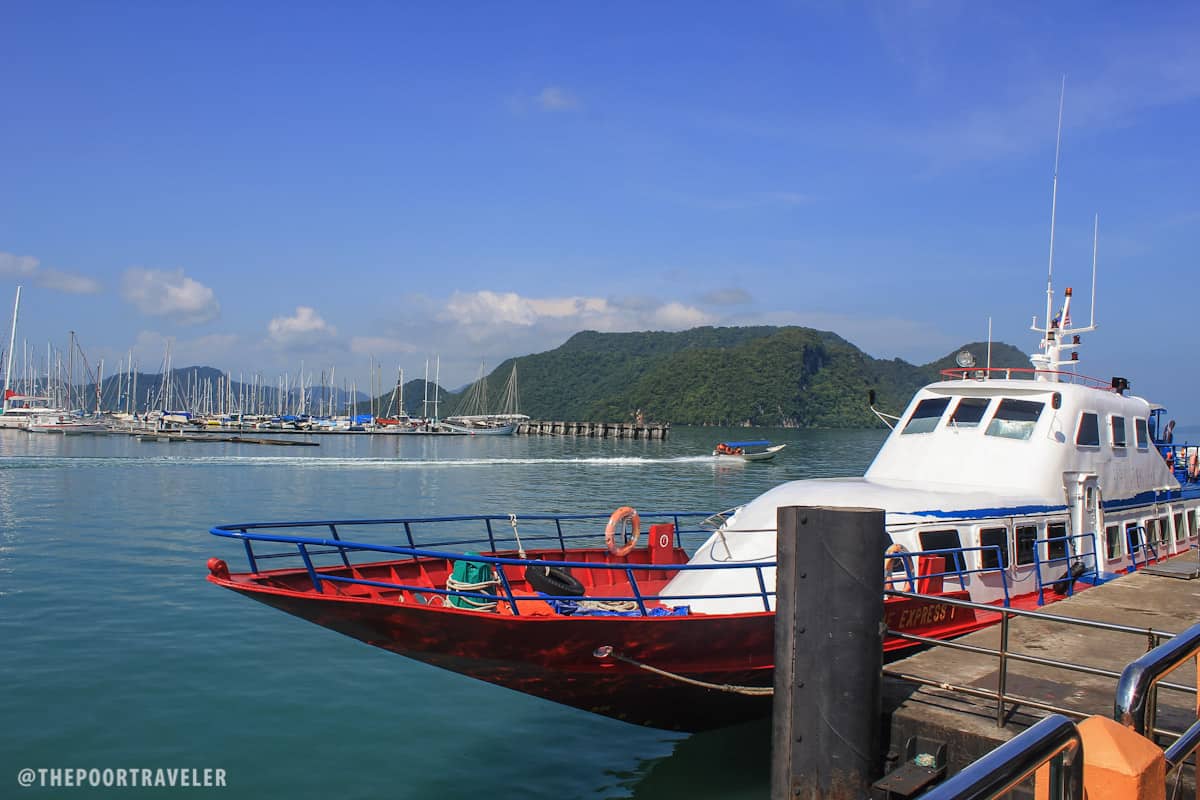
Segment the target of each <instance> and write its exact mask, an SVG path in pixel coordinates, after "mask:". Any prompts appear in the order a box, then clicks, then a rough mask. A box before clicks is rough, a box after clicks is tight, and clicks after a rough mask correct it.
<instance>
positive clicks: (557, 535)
mask: <svg viewBox="0 0 1200 800" xmlns="http://www.w3.org/2000/svg"><path fill="white" fill-rule="evenodd" d="M710 516H711V515H710V514H707V513H697V512H657V513H647V514H642V515H641V517H642V519H645V520H647V521H649V522H653V521H655V520H665V521H670V522H671V523H672V524H673V525H674V526H675V529H676V531H677V534H679V535H685V534H695V533H704V534H706V535H707V534H708V533H710V531H708V530H705V529H702V528H698V527H692V528H685V527H683V526H682V525H681V524H680V523H681V522H682V521H684V520H688V519H696V518H699V519H701V520H703V519H707V518H709V517H710ZM605 520H607V516H606V515H603V514H569V515H567V514H562V515H550V514H543V515H526V516H522V517H519V518H517V520H516V521H515V522H516V523H517V525H529V524H536V523H539V522H540V523H546V522H553V523H554V533H553V534H550V535H547V534H544V533H537V532H533V533H530V532H529V531H528V530H527V532H526V533H525V534H522V535H520V541H521V542H522V543H525V542H542V541H547V540H549V541H553V542H555V543H556V544H557V547H558V549H559V551H560V552H562V553H564V554H565V553H566V552H567V550H568V547H567V545H568V543H569V542H573V541H576V540H583V539H585V538H587V539H591V540H593V541H594V539H595V536H596V530H595V526H596V525H595V524H596V523H599V522H602V521H605ZM497 521H501V522H503V523H504V524H505V525H512V524H513V522H514V520H513V519H512V518H510V517H509V516H507V515H503V516H501V515H479V516H466V515H464V516H450V517H420V518H401V519H381V520H319V521H312V522H264V523H247V524H234V525H219V526H217V527H215V528H212V529H211V530H210V533H212V534H214V535H217V536H222V537H226V538H231V539H239V540H241V541H242V543H243V545H244V546H245V550H246V557H247V561H248V562H249V564H250V571H251V572H252V573H255V574H260V569H259V562H261V561H262V560H263V559H271V558H293V559H294V558H299V559H300V560H301V562H302V563H303V565H304V569H305V571H307V573H308V576H309V579H310V581H311V582H312V586H313V590H314V591H316V592H317V593H318V594H325V593H326V592H325V584H326V583H331V584H349V585H361V586H371V587H375V588H383V589H390V590H395V591H397V592H404V591H408V592H412V593H414V594H419V595H436V596H442V597H449V596H453V597H462V598H469V599H472V600H476V601H482V602H488V603H500V602H503V603H506V604H508V606H509V607H510V608H511V609H512V612H513V614H515V615H519V614H520V608H519V606H518V602H519V600H528V599H529V598H528V597H523V596H518V595H516V594H515V593H514V592H513V590H512V587H511V586H510V584H509V581H508V576H507V575H506V574H505V572H504V570H503V569H501V568H500V567H504V566H518V567H529V566H537V565H548V566H553V567H558V568H579V569H591V570H606V571H610V572H619V573H621V574H622V577H624V578H625V579H626V580H627V581H628V583H629V586H630V589H631V592H632V596H630V595H620V596H605V595H598V594H595V593H593V594H590V595H588V598H587V599H588V600H589V601H593V602H605V601H613V602H618V601H628V600H633V602H634V603H636V605H637V607H638V610H639V612H640V613H641V614H643V615H645V614H647V613H648V609H647V606H646V603H647V602H648V601H657V600H661V599H663V598H662V597H660V596H659V595H652V594H646V593H645V592H643V590H642V589H641V588H640V587H639V585H638V580H637V575H636V573H637V572H643V573H645V572H651V573H662V574H665V573H672V574H673V573H676V572H679V571H681V570H689V571H700V570H716V569H720V570H729V569H747V570H754V571H755V572H756V578H757V583H758V591H757V592H730V593H722V594H719V595H712V594H705V595H671V597H670V598H669V599H671V600H672V601H676V602H684V601H688V600H699V599H711V598H714V597H716V598H721V599H741V598H747V597H753V598H759V599H760V600H761V602H762V605H763V610H764V611H770V610H771V604H770V601H771V598H772V597H773V596H774V594H775V593H774V592H773V591H768V589H767V581H766V579H765V577H764V575H763V572H764V570H767V569H774V568H775V562H774V561H770V562H766V561H759V562H753V563H747V564H733V565H731V564H695V565H681V564H642V563H624V564H605V563H597V562H592V561H568V560H565V559H554V560H545V559H529V558H525V559H522V558H508V557H499V556H485V555H479V554H475V553H469V554H468V553H466V552H464V551H461V550H448V549H438V548H449V547H470V546H478V545H481V544H483V542H484V541H486V542H487V544H488V546H489V547H490V548H491V550H492V552H496V551H497V550H498V549H500V545H501V543H499V542H498V541H497V536H496V532H495V529H494V528H493V527H492V523H493V522H497ZM464 522H471V523H483V529H484V530H483V533H482V534H481V536H482V537H483V538H480V537H479V536H476V537H474V538H460V537H458V536H456V537H455V538H449V539H442V540H440V541H438V542H435V543H434V544H433V546H432V547H429V548H421V547H417V546H416V544H415V537H414V535H413V526H414V525H418V524H421V525H425V524H436V523H443V524H446V523H464ZM564 522H567V523H592V525H591V526H590V527H589V530H588V532H587V533H575V534H571V533H568V532H566V531H564V527H563V523H564ZM339 526H341V527H342V528H346V527H351V526H358V527H364V526H382V527H388V526H396V527H398V528H402V529H403V532H404V538H405V539H406V540H407V541H408V542H409V546H407V547H404V546H396V545H381V544H374V543H370V542H359V541H353V540H348V539H345V538H344V537H343V536H342V534H341V533H339V532H338V527H339ZM316 528H324V529H328V530H329V534H330V536H331V537H332V538H318V537H310V536H296V535H289V534H287V533H286V532H285V531H288V530H296V529H301V530H307V529H316ZM264 531H280V532H279V533H267V532H264ZM517 536H518V534H517V533H516V532H514V535H513V537H512V539H513V542H512V549H516V547H517ZM255 543H259V544H263V543H270V544H290V545H294V546H295V548H296V549H295V550H294V551H293V550H291V549H288V550H283V551H274V552H267V553H263V552H256V551H255V549H254V544H255ZM353 553H382V554H388V555H394V556H401V557H406V558H411V559H413V560H420V559H432V560H444V561H446V562H448V563H450V562H454V561H463V560H465V561H470V562H473V563H479V564H490V565H492V567H493V574H494V575H496V576H497V577H496V580H497V581H498V583H499V586H500V591H499V592H498V593H488V592H472V591H465V590H459V589H438V588H434V587H431V586H428V585H426V584H406V583H399V582H393V581H379V580H371V579H367V578H359V577H347V576H344V575H334V574H331V573H329V572H327V571H325V572H323V571H321V567H320V566H318V565H317V564H316V563H315V562H314V560H313V557H314V556H320V555H332V554H337V555H338V556H339V558H340V560H341V562H342V564H343V565H344V566H346V567H351V568H352V567H354V566H355V565H354V564H353V563H352V562H351V560H350V557H349V556H350V554H353ZM364 566H365V564H364ZM542 597H544V598H545V599H547V600H562V601H567V600H578V599H579V598H578V597H573V596H567V595H546V594H543V595H542Z"/></svg>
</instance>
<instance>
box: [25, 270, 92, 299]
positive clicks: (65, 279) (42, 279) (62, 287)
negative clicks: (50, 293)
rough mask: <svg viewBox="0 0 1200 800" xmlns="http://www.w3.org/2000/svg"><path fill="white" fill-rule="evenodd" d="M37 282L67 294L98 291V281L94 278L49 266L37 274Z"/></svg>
mask: <svg viewBox="0 0 1200 800" xmlns="http://www.w3.org/2000/svg"><path fill="white" fill-rule="evenodd" d="M37 282H38V284H39V285H41V286H44V287H46V288H47V289H53V290H54V291H56V292H66V293H67V294H96V293H98V292H99V291H100V282H99V281H97V280H95V279H94V278H89V277H87V276H86V275H76V274H75V273H73V272H63V271H62V270H60V269H51V268H49V267H47V268H46V269H43V270H41V272H40V273H39V274H38V276H37Z"/></svg>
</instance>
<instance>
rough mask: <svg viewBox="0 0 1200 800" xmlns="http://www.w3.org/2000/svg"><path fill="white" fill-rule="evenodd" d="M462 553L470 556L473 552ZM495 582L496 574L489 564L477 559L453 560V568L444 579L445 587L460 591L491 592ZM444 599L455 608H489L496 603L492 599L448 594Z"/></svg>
mask: <svg viewBox="0 0 1200 800" xmlns="http://www.w3.org/2000/svg"><path fill="white" fill-rule="evenodd" d="M463 555H467V556H470V555H475V554H474V553H464V554H463ZM495 583H496V574H495V573H494V572H493V571H492V565H491V564H485V563H481V562H478V561H455V562H454V570H453V571H452V572H451V573H450V578H449V580H447V581H446V588H447V589H451V590H457V591H460V592H477V593H479V594H493V593H494V590H493V586H494V585H495ZM446 599H447V601H449V603H450V604H451V605H452V606H455V607H457V608H467V609H491V608H493V607H494V606H495V605H496V603H495V601H494V600H482V599H480V598H478V597H461V596H459V595H448V596H447V597H446Z"/></svg>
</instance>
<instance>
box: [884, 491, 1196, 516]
mask: <svg viewBox="0 0 1200 800" xmlns="http://www.w3.org/2000/svg"><path fill="white" fill-rule="evenodd" d="M1197 497H1200V489H1197V488H1195V487H1194V485H1189V487H1188V488H1186V489H1184V488H1181V489H1169V490H1164V491H1148V492H1141V493H1139V494H1136V495H1134V496H1133V497H1126V498H1123V499H1120V500H1105V501H1104V502H1103V504H1102V505H1103V506H1104V510H1105V511H1125V510H1128V509H1131V508H1138V507H1140V506H1150V505H1152V504H1154V503H1168V502H1173V501H1177V500H1189V499H1195V498H1197ZM1065 511H1067V505H1066V504H1065V503H1064V504H1060V505H1027V506H998V507H995V508H969V509H954V510H946V509H940V508H933V509H924V510H921V511H906V512H901V513H905V514H910V515H912V516H914V517H933V518H934V519H992V518H995V517H1023V516H1028V515H1031V514H1054V513H1058V512H1065Z"/></svg>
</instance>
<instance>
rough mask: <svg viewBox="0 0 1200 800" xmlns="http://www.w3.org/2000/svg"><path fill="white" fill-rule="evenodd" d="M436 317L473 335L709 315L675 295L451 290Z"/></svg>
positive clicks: (687, 324) (663, 323) (693, 320)
mask: <svg viewBox="0 0 1200 800" xmlns="http://www.w3.org/2000/svg"><path fill="white" fill-rule="evenodd" d="M438 319H439V320H440V321H442V322H447V323H451V324H453V325H455V326H458V327H459V328H461V329H463V331H464V332H465V334H466V335H467V336H470V337H471V338H473V339H476V340H483V339H486V338H489V337H491V336H493V335H495V334H496V333H498V332H500V331H504V330H512V329H530V330H539V331H544V332H546V333H556V334H557V333H564V332H570V333H573V332H575V331H578V330H583V329H592V330H599V331H631V330H664V329H666V330H679V329H682V328H691V327H695V326H697V325H707V324H710V323H712V322H713V321H714V318H713V317H712V316H711V315H710V314H708V313H707V312H705V311H702V310H700V309H698V308H695V307H693V306H688V305H684V304H683V303H680V302H677V301H670V302H661V301H649V300H647V299H646V298H641V297H638V298H630V299H628V300H627V301H622V300H608V299H605V298H602V297H542V298H538V297H523V296H521V295H519V294H517V293H516V292H492V291H488V290H482V291H478V292H455V293H454V294H453V295H451V296H450V298H449V300H448V301H447V302H446V307H445V309H444V310H443V311H442V312H441V313H440V314H439V315H438Z"/></svg>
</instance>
